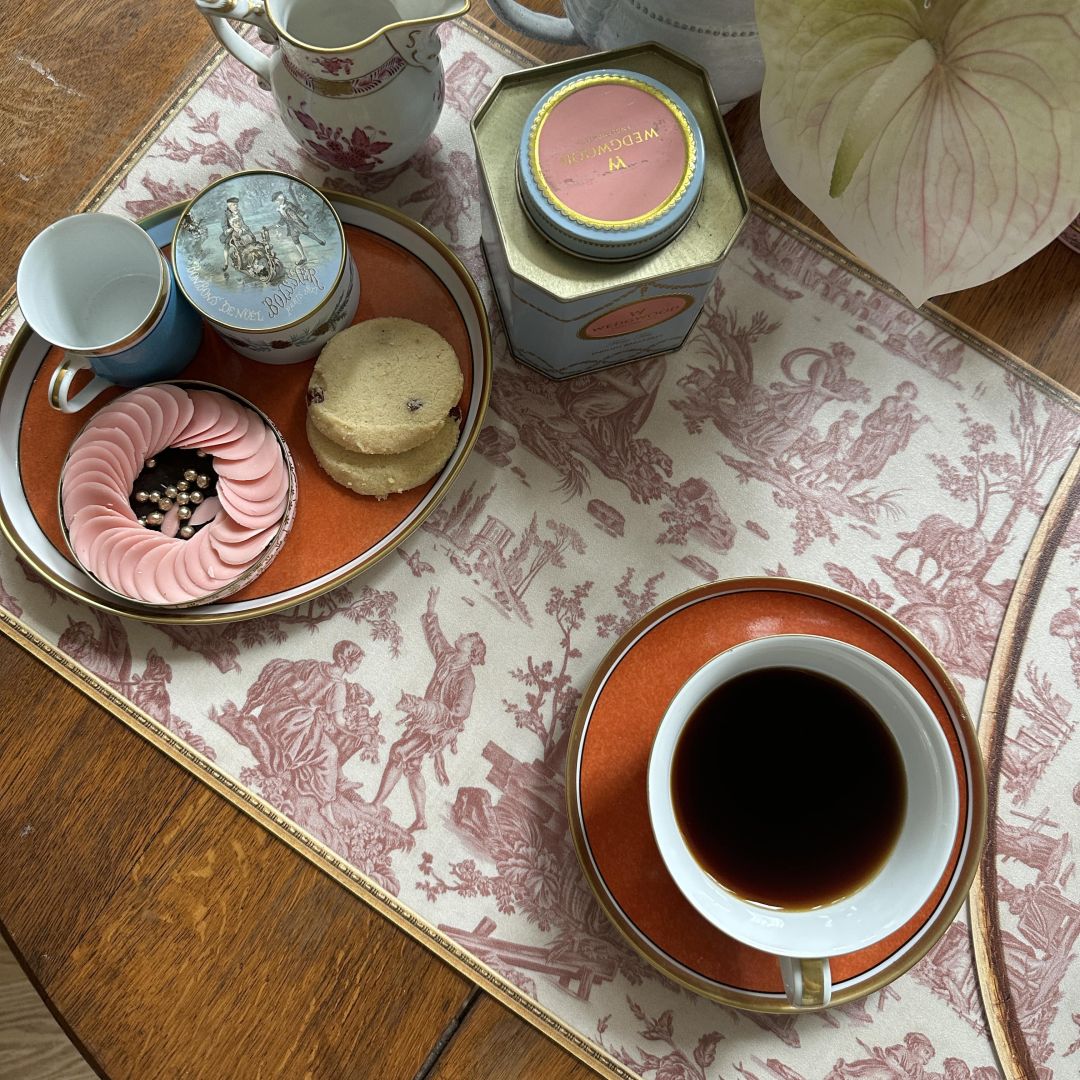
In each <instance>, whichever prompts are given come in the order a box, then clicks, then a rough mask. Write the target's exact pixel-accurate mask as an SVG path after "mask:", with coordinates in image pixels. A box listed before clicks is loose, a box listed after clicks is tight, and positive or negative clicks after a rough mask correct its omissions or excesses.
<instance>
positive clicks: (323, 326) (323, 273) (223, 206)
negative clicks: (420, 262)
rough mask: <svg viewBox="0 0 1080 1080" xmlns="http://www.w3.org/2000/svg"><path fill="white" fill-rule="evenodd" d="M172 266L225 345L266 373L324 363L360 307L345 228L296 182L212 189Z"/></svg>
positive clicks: (200, 199)
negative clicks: (323, 353)
mask: <svg viewBox="0 0 1080 1080" xmlns="http://www.w3.org/2000/svg"><path fill="white" fill-rule="evenodd" d="M172 261H173V268H174V270H175V272H176V281H177V284H178V285H179V287H180V289H181V290H182V292H183V293H184V295H185V296H186V297H187V298H188V300H190V301H191V303H192V304H193V305H194V307H195V308H196V309H197V310H198V311H199V313H200V314H201V315H202V316H203V318H204V319H206V321H207V322H208V323H209V324H210V325H211V326H212V327H213V328H214V329H215V330H216V331H217V332H218V334H219V335H220V336H221V337H222V338H223V339H224V341H225V342H226V344H228V345H229V346H230V347H231V348H233V349H235V350H236V352H238V353H240V354H241V355H242V356H248V357H250V358H251V359H253V360H259V361H261V362H262V363H264V364H294V363H297V362H298V361H301V360H307V359H310V358H311V357H313V356H315V355H316V354H317V353H318V352H319V351H320V350H321V349H322V347H323V346H324V345H325V344H326V342H327V341H329V340H330V338H331V337H332V336H333V335H334V334H336V333H337V332H338V331H339V330H341V329H343V328H344V327H346V326H348V325H349V323H351V322H352V319H353V316H354V315H355V314H356V308H357V305H358V304H359V302H360V279H359V275H358V274H357V271H356V264H355V263H354V261H353V258H352V254H351V253H350V251H349V247H348V244H347V243H346V240H345V230H344V228H343V226H342V224H341V219H340V218H339V217H338V215H337V212H336V211H335V210H334V208H333V206H332V205H331V204H330V201H329V200H328V199H327V198H326V197H325V196H324V195H323V194H322V192H320V191H317V190H316V189H315V188H313V187H311V185H310V184H305V183H304V181H302V180H298V179H297V178H296V177H295V176H289V175H288V174H287V173H279V172H272V171H269V170H252V171H250V172H242V173H234V174H232V175H231V176H225V177H222V179H220V180H216V181H215V182H214V183H212V184H210V185H209V187H207V188H205V189H204V190H203V191H201V192H200V193H199V194H198V195H197V196H196V197H195V198H194V199H192V201H191V202H190V203H189V204H188V207H187V209H186V210H185V211H184V212H183V213H182V214H181V215H180V218H179V220H178V221H177V223H176V232H175V233H174V235H173V245H172Z"/></svg>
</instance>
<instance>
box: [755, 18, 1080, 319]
mask: <svg viewBox="0 0 1080 1080" xmlns="http://www.w3.org/2000/svg"><path fill="white" fill-rule="evenodd" d="M756 7H757V21H758V28H759V32H760V35H761V43H762V47H763V49H764V52H765V85H764V87H763V89H762V94H761V129H762V134H763V135H764V138H765V146H766V148H767V150H768V152H769V156H770V157H771V158H772V162H773V165H774V166H775V167H776V171H777V172H778V173H779V174H780V177H781V179H782V180H783V181H784V182H785V183H786V184H787V185H788V187H790V188H791V190H792V191H793V192H794V193H795V194H796V195H797V196H798V197H799V198H800V199H801V200H802V201H803V202H804V203H805V204H806V205H807V206H808V207H809V208H810V209H811V210H813V211H814V213H815V214H817V215H818V217H819V218H821V220H822V221H823V222H824V223H825V224H826V225H827V226H828V227H829V228H830V229H831V230H832V232H833V233H834V234H835V235H836V237H837V238H838V239H839V240H840V241H841V242H842V243H844V244H846V245H847V247H848V248H849V249H850V250H851V251H852V252H853V253H854V254H855V255H856V256H858V257H859V258H861V259H862V260H863V261H865V262H867V263H869V265H870V266H871V267H873V268H874V269H875V270H876V271H877V272H878V273H879V274H880V275H881V276H882V277H884V278H885V279H886V280H888V281H890V282H892V283H893V284H894V285H895V286H896V287H897V288H898V289H899V290H900V291H901V292H902V293H903V294H904V295H905V296H907V298H908V299H909V300H910V301H911V302H912V303H913V304H915V305H918V304H921V303H922V302H923V301H924V300H925V299H926V298H927V297H929V296H933V295H936V294H938V293H943V292H951V291H953V290H955V289H964V288H968V287H970V286H972V285H979V284H981V283H982V282H984V281H989V280H990V279H991V278H994V277H997V276H998V275H1000V274H1003V273H1005V272H1006V271H1007V270H1010V269H1012V267H1014V266H1016V265H1017V264H1019V263H1021V262H1023V261H1024V260H1025V259H1027V258H1028V257H1030V256H1031V255H1033V254H1034V253H1035V252H1036V251H1038V250H1039V248H1041V247H1043V246H1044V245H1046V244H1047V243H1049V242H1050V241H1051V240H1052V239H1053V238H1054V237H1055V236H1057V235H1058V234H1059V233H1060V232H1062V231H1063V230H1064V229H1065V227H1066V226H1067V225H1068V224H1069V222H1070V221H1072V219H1073V218H1074V217H1076V215H1077V214H1078V213H1080V0H757V4H756Z"/></svg>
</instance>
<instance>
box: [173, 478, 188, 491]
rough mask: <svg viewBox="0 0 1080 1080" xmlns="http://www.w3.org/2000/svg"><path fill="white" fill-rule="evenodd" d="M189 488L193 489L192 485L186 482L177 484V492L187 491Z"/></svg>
mask: <svg viewBox="0 0 1080 1080" xmlns="http://www.w3.org/2000/svg"><path fill="white" fill-rule="evenodd" d="M189 487H191V485H190V484H189V483H188V482H187V481H186V480H178V481H177V482H176V490H177V491H187V489H188V488H189Z"/></svg>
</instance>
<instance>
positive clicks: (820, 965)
mask: <svg viewBox="0 0 1080 1080" xmlns="http://www.w3.org/2000/svg"><path fill="white" fill-rule="evenodd" d="M778 959H779V960H780V973H781V975H783V977H784V992H785V993H786V994H787V999H788V1001H789V1002H791V1004H792V1005H796V1006H798V1007H799V1008H801V1009H824V1008H825V1006H826V1005H828V1004H829V1001H830V1000H831V999H832V970H831V969H830V968H829V961H828V959H817V958H814V959H804V958H801V957H796V956H781V957H778Z"/></svg>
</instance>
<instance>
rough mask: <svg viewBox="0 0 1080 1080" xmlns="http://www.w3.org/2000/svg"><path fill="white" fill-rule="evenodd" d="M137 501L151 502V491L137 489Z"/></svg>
mask: <svg viewBox="0 0 1080 1080" xmlns="http://www.w3.org/2000/svg"><path fill="white" fill-rule="evenodd" d="M135 501H136V502H137V503H144V502H149V501H150V492H149V491H136V492H135Z"/></svg>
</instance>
